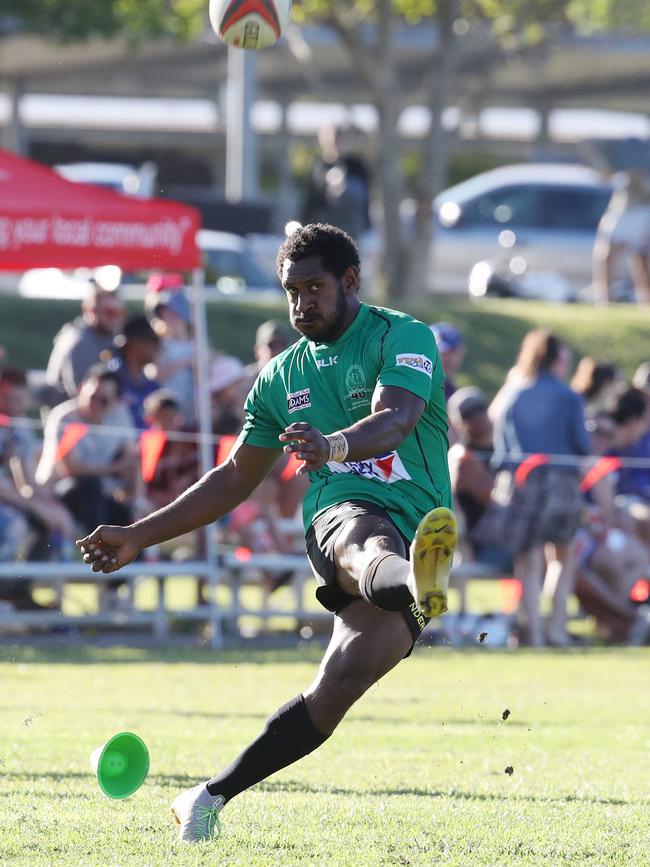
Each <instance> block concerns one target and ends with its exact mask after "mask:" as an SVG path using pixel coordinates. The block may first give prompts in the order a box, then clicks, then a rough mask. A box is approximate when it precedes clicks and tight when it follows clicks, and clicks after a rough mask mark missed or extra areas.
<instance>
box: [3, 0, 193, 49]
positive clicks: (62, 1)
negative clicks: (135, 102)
mask: <svg viewBox="0 0 650 867" xmlns="http://www.w3.org/2000/svg"><path fill="white" fill-rule="evenodd" d="M206 10H207V4H206V3H205V2H204V0H3V2H2V10H1V14H0V33H1V32H2V30H3V29H6V30H9V31H16V30H26V31H29V32H32V33H42V34H47V35H48V36H51V37H54V38H55V39H62V40H65V41H70V42H72V41H75V40H82V39H87V38H89V37H92V36H104V37H111V36H118V35H126V36H128V37H130V38H131V39H133V40H137V39H139V38H142V37H160V36H172V37H177V38H187V37H189V36H192V35H194V34H195V33H197V32H198V31H199V30H200V29H201V28H202V27H203V24H204V22H205V18H206V15H207V11H206ZM3 22H4V28H3V26H2V25H3Z"/></svg>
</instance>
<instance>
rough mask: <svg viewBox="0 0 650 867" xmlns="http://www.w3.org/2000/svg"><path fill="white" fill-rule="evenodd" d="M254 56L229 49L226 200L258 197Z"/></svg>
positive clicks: (253, 53) (243, 200) (248, 52)
mask: <svg viewBox="0 0 650 867" xmlns="http://www.w3.org/2000/svg"><path fill="white" fill-rule="evenodd" d="M255 80H256V67H255V52H254V51H244V50H243V49H241V48H232V47H229V48H228V89H227V93H226V199H227V200H228V201H229V202H235V203H236V202H245V201H249V200H251V199H255V198H256V196H257V192H258V190H257V182H258V178H257V152H256V141H255V133H254V132H253V128H252V125H251V109H252V106H253V103H254V101H255Z"/></svg>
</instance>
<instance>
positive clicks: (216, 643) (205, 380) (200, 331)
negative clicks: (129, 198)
mask: <svg viewBox="0 0 650 867" xmlns="http://www.w3.org/2000/svg"><path fill="white" fill-rule="evenodd" d="M191 297H192V318H193V322H194V389H195V392H194V395H195V401H196V415H197V419H198V423H199V434H200V442H199V467H200V469H201V475H203V474H205V473H207V472H208V471H209V470H211V469H212V468H213V467H214V452H213V449H214V445H213V443H212V420H211V412H210V391H209V371H208V365H209V357H210V354H209V347H208V326H207V318H206V315H205V271H204V270H203V268H195V269H194V270H193V271H192V287H191ZM204 533H205V557H206V562H207V582H208V587H209V590H210V602H209V606H210V644H211V646H212V647H214V648H217V649H220V648H222V647H223V632H222V628H221V612H220V611H219V606H218V604H217V588H218V586H219V579H220V575H219V562H218V559H217V553H218V552H217V543H216V540H215V537H214V526H213V525H211V524H209V525H208V526H207V527H205V528H204Z"/></svg>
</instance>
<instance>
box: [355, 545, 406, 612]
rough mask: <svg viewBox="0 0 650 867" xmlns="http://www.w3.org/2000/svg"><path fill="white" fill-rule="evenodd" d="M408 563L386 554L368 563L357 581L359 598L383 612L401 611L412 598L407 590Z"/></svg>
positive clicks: (393, 555) (396, 556) (395, 555)
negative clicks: (381, 609) (359, 592)
mask: <svg viewBox="0 0 650 867" xmlns="http://www.w3.org/2000/svg"><path fill="white" fill-rule="evenodd" d="M409 568H410V567H409V563H408V560H405V559H404V558H403V557H400V556H399V554H393V553H391V552H386V553H384V554H379V555H378V556H377V557H375V558H374V559H373V560H371V561H370V563H369V564H368V566H367V567H366V570H365V572H364V573H363V575H362V576H361V578H360V580H359V590H360V591H361V596H362V597H363V598H364V599H365V600H366V602H370V604H371V605H375V606H376V607H377V608H383V609H384V610H385V611H401V610H402V608H404V607H408V605H410V604H411V602H412V601H413V597H412V596H411V593H410V591H409V589H408V585H407V580H408V575H409Z"/></svg>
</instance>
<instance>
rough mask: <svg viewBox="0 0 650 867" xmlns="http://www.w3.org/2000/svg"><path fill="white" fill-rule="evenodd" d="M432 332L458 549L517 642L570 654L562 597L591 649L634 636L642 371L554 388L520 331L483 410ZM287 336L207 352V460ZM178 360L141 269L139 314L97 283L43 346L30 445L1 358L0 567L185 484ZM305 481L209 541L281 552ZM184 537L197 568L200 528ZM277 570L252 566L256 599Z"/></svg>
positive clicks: (186, 316)
mask: <svg viewBox="0 0 650 867" xmlns="http://www.w3.org/2000/svg"><path fill="white" fill-rule="evenodd" d="M431 328H432V331H433V333H434V335H435V338H436V341H437V344H438V347H439V350H440V355H441V359H442V363H443V366H444V368H445V371H446V373H447V383H446V397H447V402H448V413H449V422H450V451H449V464H450V471H451V476H452V486H453V491H454V496H455V500H456V510H457V513H458V515H459V518H460V521H461V528H462V546H461V553H462V556H463V557H464V558H465V559H470V560H471V559H474V560H476V561H478V562H479V563H481V564H482V565H484V566H487V567H489V568H490V569H491V570H492V571H493V573H494V574H495V575H502V576H504V577H505V576H512V577H514V578H516V579H517V580H518V582H519V585H520V587H521V605H520V625H519V628H518V638H519V642H520V643H522V644H528V645H531V646H535V647H539V646H542V645H545V644H548V645H552V646H562V647H564V646H568V645H569V644H571V643H572V641H574V640H575V636H573V635H572V634H571V633H570V632H569V630H568V628H567V616H568V612H569V607H570V605H571V604H574V603H572V602H571V600H572V599H574V598H577V600H578V602H579V604H580V606H581V609H582V610H583V611H584V612H585V613H587V614H589V615H590V616H591V617H593V619H594V621H595V624H596V629H597V631H598V634H599V635H600V636H601V637H602V638H603V639H604V640H608V641H620V642H628V643H641V642H644V641H646V640H647V639H648V637H649V630H648V618H647V615H646V609H645V608H644V607H643V606H642V605H639V604H637V602H635V600H634V599H633V596H634V591H635V588H637V587H638V586H640V585H641V584H642V583H643V582H644V581H647V579H648V577H649V576H650V362H644V363H642V364H641V365H640V366H639V368H638V370H637V371H636V374H635V376H634V379H633V381H632V382H631V383H630V384H629V385H628V384H626V383H625V381H624V378H623V376H622V375H621V373H620V371H619V370H618V369H617V367H616V366H615V365H613V364H611V363H608V362H607V361H605V360H600V359H594V358H582V359H580V360H579V361H578V363H577V365H576V369H575V373H574V375H573V377H572V379H570V382H569V375H570V371H571V370H572V368H573V355H572V352H571V349H570V347H569V346H568V345H567V344H566V343H565V342H564V341H562V340H561V339H560V338H559V337H558V336H557V335H556V334H554V333H552V332H551V331H549V330H547V329H535V330H533V331H531V332H529V333H528V334H527V335H526V336H525V338H524V340H523V342H522V345H521V349H520V352H519V354H518V357H517V358H516V359H515V360H514V363H513V366H512V368H511V370H510V371H509V372H508V375H507V377H506V379H505V382H504V384H503V387H502V388H501V389H500V390H499V392H498V393H497V394H496V396H495V397H494V398H493V399H492V400H491V401H490V400H488V397H487V396H486V395H485V394H484V393H483V392H482V391H481V390H480V389H478V388H476V387H474V386H469V387H467V386H466V387H462V388H458V387H457V385H456V376H457V373H458V371H459V370H460V368H461V366H462V363H463V358H464V355H465V349H466V348H465V342H464V339H463V335H462V333H461V331H460V330H459V329H458V328H457V327H455V326H454V325H453V324H451V323H449V322H437V323H434V324H433V325H432V326H431ZM293 339H294V335H293V333H292V332H291V331H290V329H289V328H288V327H287V326H286V324H284V323H283V322H279V321H274V320H271V321H268V322H265V323H264V324H263V325H262V326H260V328H259V329H258V331H257V334H256V339H255V344H254V347H252V352H253V354H254V358H255V361H254V362H253V363H251V364H249V365H247V366H245V365H244V364H243V363H242V362H241V361H240V359H239V358H237V357H235V356H230V355H224V354H219V353H213V354H212V355H211V358H210V359H209V365H210V367H209V376H208V383H209V389H210V398H211V411H212V431H213V434H214V436H215V453H214V459H215V463H216V462H219V461H221V460H223V458H224V457H225V456H226V455H227V453H228V450H229V449H230V448H231V447H232V444H233V443H234V440H235V438H236V436H237V434H238V433H239V430H240V429H241V426H242V423H243V406H244V398H245V396H246V394H247V392H248V390H249V389H250V387H251V385H252V383H253V381H254V379H255V377H256V376H257V374H258V373H259V371H260V370H261V369H262V368H263V367H264V365H265V364H266V363H267V362H268V361H269V360H270V359H271V358H273V357H274V356H275V355H277V354H278V353H280V352H282V351H283V350H284V349H286V348H287V347H288V346H289V345H290V344H291V342H292V341H293ZM193 365H194V358H193V340H192V317H191V309H190V304H189V302H188V298H187V297H186V295H185V290H184V287H183V285H182V278H181V277H180V275H154V277H153V278H152V279H151V280H150V282H149V284H148V291H147V294H146V298H145V302H144V312H142V313H136V314H132V315H127V311H126V307H125V305H124V304H123V302H122V301H121V300H120V297H119V294H118V293H117V292H108V291H106V290H103V289H101V288H100V287H98V286H95V287H93V289H92V291H91V292H90V293H89V295H88V297H87V298H86V299H85V300H84V302H83V304H82V312H81V317H80V318H79V319H77V320H75V321H74V322H72V323H69V324H68V325H65V326H64V327H63V328H62V329H61V331H60V332H59V333H58V334H57V335H56V337H55V339H54V345H53V349H52V353H51V357H50V361H49V364H48V368H47V389H46V390H45V392H44V393H43V395H42V397H43V399H44V405H43V406H42V407H40V411H41V418H42V420H43V422H44V429H43V434H42V439H41V436H40V425H39V422H38V421H36V420H35V419H34V417H33V413H30V409H31V403H32V395H31V392H30V388H29V386H28V380H27V375H26V373H25V371H22V370H18V369H15V368H12V367H11V366H10V360H8V359H4V360H3V362H2V367H1V368H0V421H1V422H2V423H1V424H0V559H2V560H4V561H10V560H20V559H22V558H25V559H35V560H45V559H49V560H52V559H54V560H65V559H66V558H67V557H70V556H73V548H72V540H73V539H74V538H75V536H76V535H78V534H82V533H87V532H89V531H91V530H92V529H94V527H95V526H97V525H98V524H101V523H117V524H122V523H127V522H129V521H132V520H133V519H135V518H137V517H139V516H140V515H143V514H146V513H147V512H148V511H150V510H151V509H153V508H159V507H162V506H164V505H166V504H167V503H169V502H170V501H171V500H173V499H174V498H175V497H176V496H177V495H178V494H179V493H181V492H182V491H183V490H185V489H186V488H187V487H188V486H189V485H191V484H192V483H193V482H194V481H195V480H196V479H197V478H198V475H199V459H198V450H197V436H196V434H197V419H196V413H195V405H194V373H193ZM307 484H308V482H307V480H306V479H305V478H304V477H299V476H296V474H295V466H293V465H292V462H291V460H290V459H289V457H288V456H286V455H283V456H281V458H280V459H279V460H278V463H277V465H276V467H275V468H274V470H273V472H272V473H271V474H270V476H269V477H268V479H267V480H266V481H265V482H264V483H263V484H262V485H261V486H260V488H259V489H258V490H257V491H256V492H255V494H254V495H253V497H252V498H251V499H250V500H249V501H247V502H246V503H243V504H242V505H241V506H239V507H238V508H236V509H235V510H234V511H233V512H232V514H231V515H229V516H228V517H227V518H225V519H224V520H223V521H221V522H220V523H219V528H218V531H219V534H220V538H221V540H222V541H223V542H224V543H225V544H231V545H233V546H239V547H240V548H241V547H243V548H244V549H246V550H248V551H250V552H252V553H272V552H276V553H286V552H289V551H291V550H294V548H293V546H294V544H295V536H293V535H292V534H291V532H288V531H287V530H286V529H285V527H286V525H287V523H290V522H291V521H292V520H294V519H296V517H297V515H298V513H299V509H300V504H301V501H302V498H303V496H304V493H305V488H306V485H307ZM192 544H193V545H194V546H195V552H194V553H195V554H196V555H198V556H200V555H201V551H202V548H201V546H202V537H201V534H196V539H194V540H193V542H192ZM163 556H164V554H163ZM287 577H288V575H287V574H286V573H283V572H279V573H278V572H273V571H272V570H266V571H263V572H262V573H261V580H262V582H263V583H264V585H265V587H266V589H267V591H268V592H272V591H273V590H274V589H275V588H277V587H278V586H280V585H281V584H282V583H283V582H284V581H286V580H287ZM102 594H103V595H102V596H101V598H100V604H101V606H102V607H104V608H106V609H111V608H113V607H116V606H119V604H120V582H119V581H114V582H109V583H108V585H107V586H106V588H104V590H103V591H102ZM199 598H200V599H201V598H202V597H201V595H200V596H199ZM0 599H3V600H6V601H8V602H10V603H11V604H12V605H13V606H14V607H15V608H17V609H29V608H38V607H40V604H39V603H38V602H36V601H35V600H34V596H33V593H32V588H31V586H30V584H29V583H28V582H26V581H24V580H16V581H14V582H4V583H2V584H0ZM41 604H42V603H41Z"/></svg>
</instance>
